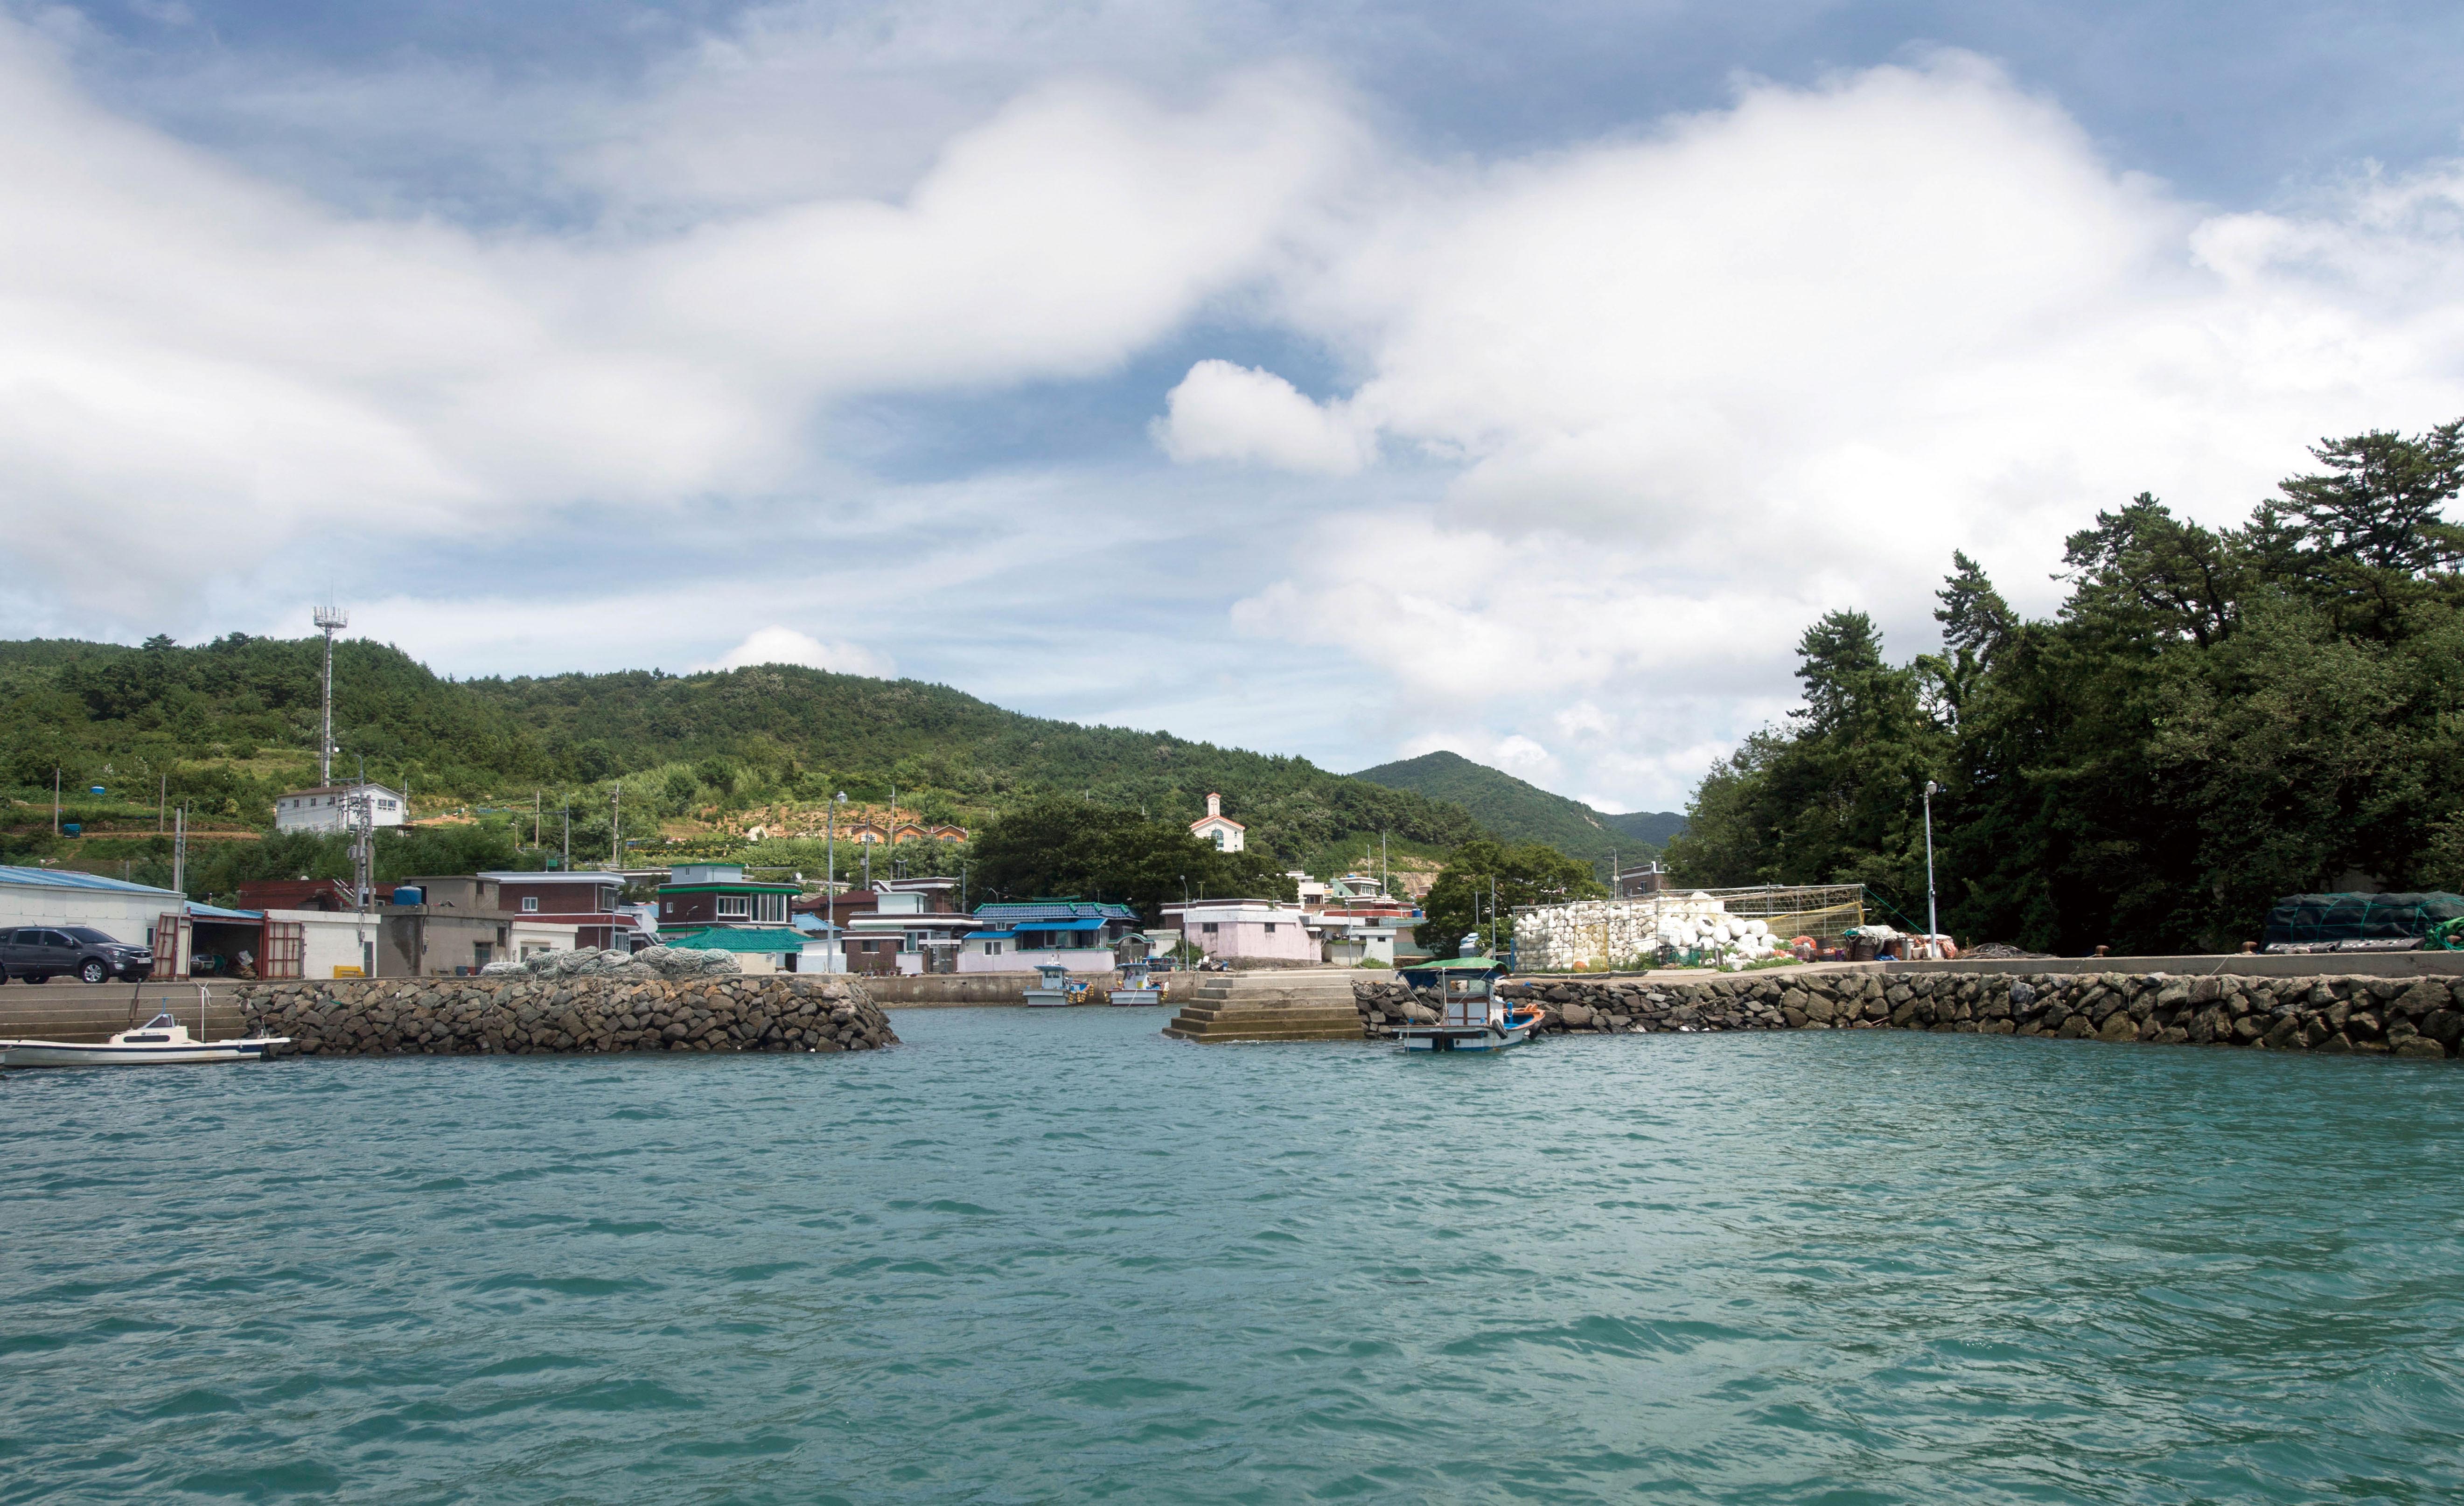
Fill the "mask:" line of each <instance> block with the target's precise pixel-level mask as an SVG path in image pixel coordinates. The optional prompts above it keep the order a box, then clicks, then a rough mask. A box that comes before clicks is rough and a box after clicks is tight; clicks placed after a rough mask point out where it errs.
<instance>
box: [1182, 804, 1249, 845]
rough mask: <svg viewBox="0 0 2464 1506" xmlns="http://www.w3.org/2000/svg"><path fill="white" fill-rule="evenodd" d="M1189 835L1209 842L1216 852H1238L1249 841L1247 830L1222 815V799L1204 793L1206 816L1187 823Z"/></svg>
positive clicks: (1237, 822)
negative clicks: (1212, 844) (1213, 845)
mask: <svg viewBox="0 0 2464 1506" xmlns="http://www.w3.org/2000/svg"><path fill="white" fill-rule="evenodd" d="M1189 835H1191V836H1192V837H1195V838H1197V839H1198V840H1199V841H1211V842H1213V843H1214V844H1215V850H1216V851H1218V852H1239V851H1240V850H1241V849H1242V847H1243V845H1244V844H1245V843H1246V842H1247V841H1248V840H1249V828H1247V827H1246V826H1243V825H1242V824H1241V823H1240V822H1239V821H1236V820H1234V819H1233V818H1231V817H1229V816H1226V815H1224V814H1223V797H1222V796H1221V795H1218V794H1216V793H1215V792H1214V791H1213V790H1209V791H1207V792H1206V814H1205V815H1203V816H1201V817H1199V818H1198V819H1196V820H1194V821H1192V822H1190V823H1189Z"/></svg>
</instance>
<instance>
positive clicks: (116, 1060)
mask: <svg viewBox="0 0 2464 1506" xmlns="http://www.w3.org/2000/svg"><path fill="white" fill-rule="evenodd" d="M290 1043H291V1037H288V1036H249V1037H242V1038H240V1039H237V1040H202V1039H199V1038H198V1037H194V1036H191V1035H189V1034H188V1028H187V1026H186V1025H183V1024H181V1023H179V1022H178V1021H176V1020H174V1019H173V1018H172V1017H171V1016H170V1015H155V1016H154V1017H153V1018H152V1019H150V1020H148V1021H146V1022H145V1023H144V1024H143V1025H140V1026H138V1027H137V1028H136V1029H134V1030H123V1031H121V1033H120V1034H118V1035H116V1036H114V1037H111V1038H110V1039H109V1040H105V1041H100V1042H97V1041H69V1040H11V1041H7V1042H0V1044H5V1046H6V1047H7V1049H6V1051H5V1052H0V1066H10V1067H165V1066H188V1065H193V1064H196V1063H200V1062H209V1061H257V1060H262V1059H264V1057H265V1054H266V1052H267V1051H268V1050H269V1049H271V1048H273V1047H275V1046H285V1045H289V1044H290Z"/></svg>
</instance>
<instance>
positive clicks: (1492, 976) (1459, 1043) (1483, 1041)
mask: <svg viewBox="0 0 2464 1506" xmlns="http://www.w3.org/2000/svg"><path fill="white" fill-rule="evenodd" d="M1475 963H1477V964H1479V965H1474V964H1475ZM1432 971H1435V972H1436V974H1437V986H1438V988H1439V989H1440V991H1441V996H1442V998H1443V1000H1444V1002H1443V1003H1442V1004H1441V1005H1440V1007H1439V1010H1438V1020H1437V1023H1436V1024H1433V1025H1400V1026H1397V1028H1396V1031H1395V1038H1396V1039H1397V1040H1399V1041H1401V1042H1402V1043H1403V1049H1404V1050H1405V1051H1504V1050H1505V1049H1507V1047H1508V1046H1519V1045H1522V1044H1523V1043H1524V1042H1525V1041H1527V1040H1529V1039H1530V1038H1531V1037H1533V1036H1535V1035H1537V1034H1539V1031H1540V1021H1541V1019H1542V1017H1543V1016H1542V1015H1541V1011H1540V1006H1539V1005H1537V1004H1511V1003H1508V1002H1507V1001H1506V1000H1504V999H1502V998H1499V997H1498V996H1497V968H1496V965H1495V964H1494V963H1491V962H1489V961H1488V959H1486V958H1485V957H1484V958H1478V959H1466V960H1465V961H1463V962H1458V963H1454V964H1440V965H1439V966H1438V967H1437V968H1435V969H1433V970H1432Z"/></svg>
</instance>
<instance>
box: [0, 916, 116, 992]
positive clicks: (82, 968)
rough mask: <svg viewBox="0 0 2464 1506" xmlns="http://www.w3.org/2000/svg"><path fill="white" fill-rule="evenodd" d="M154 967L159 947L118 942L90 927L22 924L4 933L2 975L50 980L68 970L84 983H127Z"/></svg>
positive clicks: (0, 957) (31, 980)
mask: <svg viewBox="0 0 2464 1506" xmlns="http://www.w3.org/2000/svg"><path fill="white" fill-rule="evenodd" d="M151 971H154V950H153V949H152V948H150V947H132V946H130V945H128V944H127V943H126V942H124V941H115V940H113V939H112V938H111V937H109V936H106V935H104V934H103V933H102V932H100V931H99V930H97V929H95V928H93V927H91V926H20V927H18V928H16V929H14V930H7V931H0V978H14V979H16V980H17V981H19V982H21V983H45V982H48V981H50V980H51V979H53V978H55V977H57V976H58V975H59V974H61V973H63V972H66V973H71V974H74V975H75V976H76V977H77V980H78V981H79V982H83V983H100V982H103V981H105V980H106V979H110V978H118V979H120V980H121V981H122V982H126V981H128V980H130V979H134V978H142V977H143V976H145V975H146V974H147V973H149V972H151Z"/></svg>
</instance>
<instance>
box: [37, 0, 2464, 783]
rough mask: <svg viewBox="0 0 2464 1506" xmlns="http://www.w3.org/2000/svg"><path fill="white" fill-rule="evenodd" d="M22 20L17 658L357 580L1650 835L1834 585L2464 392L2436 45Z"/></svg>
mask: <svg viewBox="0 0 2464 1506" xmlns="http://www.w3.org/2000/svg"><path fill="white" fill-rule="evenodd" d="M0 16H5V17H6V19H5V20H0V112H6V113H7V115H8V116H9V117H10V119H8V120H5V121H0V126H5V129H0V185H6V187H0V331H5V332H6V335H7V338H0V380H5V381H6V382H7V384H8V390H10V391H11V394H12V401H11V404H7V405H6V407H5V408H0V457H5V461H6V463H5V464H0V510H5V512H6V513H7V515H8V516H9V518H10V520H11V524H12V530H11V531H12V534H14V535H16V536H17V537H18V538H19V539H20V541H21V543H22V544H23V545H24V546H25V547H26V548H27V550H28V552H29V555H30V556H31V557H44V558H59V559H71V558H75V559H82V560H109V561H112V564H111V565H110V566H109V567H108V568H96V569H62V570H46V571H42V572H39V573H36V574H31V575H30V574H23V573H21V575H20V576H19V578H18V580H17V582H16V584H15V587H14V589H12V591H11V593H9V594H8V595H7V596H6V597H5V598H0V632H6V633H8V634H10V635H11V636H23V635H31V634H42V635H51V636H58V635H77V636H96V637H109V638H118V639H124V640H134V639H137V638H140V637H143V636H144V635H146V634H148V633H152V632H156V631H168V632H171V633H173V634H174V635H175V636H178V637H180V638H182V639H184V640H191V639H195V638H199V637H203V636H209V635H210V634H212V633H216V632H221V631H228V630H231V629H234V628H236V629H241V630H246V631H252V632H283V633H293V632H300V631H303V630H304V626H305V622H306V616H307V607H308V603H309V602H310V600H313V599H316V598H318V597H320V596H322V595H323V594H324V593H325V592H327V591H328V590H330V591H331V592H332V593H333V594H334V595H335V597H336V598H337V599H338V600H342V601H343V602H345V603H346V604H348V605H349V607H350V608H351V610H352V612H353V613H354V622H355V626H356V627H358V628H362V629H364V630H366V631H367V632H369V633H370V634H371V635H372V636H376V637H380V638H385V639H387V640H390V641H392V642H395V643H397V644H400V645H401V646H403V647H404V648H406V649H407V650H408V651H410V652H412V653H414V654H417V655H419V656H420V657H422V658H424V659H427V660H428V661H429V662H430V663H431V664H433V665H435V666H437V667H438V668H440V669H442V670H447V671H451V672H454V673H464V674H474V673H494V672H507V673H513V672H525V671H542V672H544V671H553V670H558V669H565V668H586V669H601V668H614V667H621V666H650V665H657V666H664V667H667V668H670V669H677V670H683V669H690V668H694V667H698V666H709V665H715V664H730V663H742V662H750V661H752V660H755V659H759V658H764V657H786V658H795V659H800V660H803V661H805V662H812V663H818V664H823V665H825V666H832V667H840V668H848V669H854V670H859V671H865V672H895V673H899V674H907V675H914V676H917V677H920V678H925V679H932V680H937V681H942V682H945V683H948V684H952V685H956V686H957V687H959V688H964V689H967V690H969V691H972V692H974V693H977V694H979V695H982V696H985V697H986V698H988V699H991V700H994V701H996V702H999V703H1001V704H1002V705H1006V706H1011V707H1016V708H1018V709H1025V710H1032V711H1036V712H1040V713H1044V714H1049V715H1059V716H1067V717H1071V718H1076V719H1083V720H1100V721H1108V722H1112V723H1115V724H1133V725H1140V726H1161V727H1168V728H1170V729H1171V730H1172V731H1176V732H1178V733H1180V734H1182V735H1186V736H1196V737H1206V738H1212V739H1215V740H1217V741H1221V742H1227V743H1234V744H1240V745H1243V746H1249V747H1256V748H1262V749H1266V750H1270V751H1277V752H1290V753H1303V754H1306V755H1308V756H1309V757H1311V758H1313V759H1316V760H1318V761H1319V762H1321V763H1323V764H1326V765H1328V766H1330V767H1334V768H1339V769H1350V768H1356V767H1361V766H1364V765H1366V764H1370V763H1374V762H1378V761H1382V760H1384V759H1386V758H1391V757H1395V756H1400V755H1406V754H1410V753H1419V752H1424V751H1427V750H1428V749H1431V748H1436V747H1451V748H1455V749H1457V750H1459V751H1461V752H1463V753H1467V754H1469V755H1471V756H1474V757H1479V758H1482V759H1484V760H1485V761H1490V762H1494V763H1498V764H1500V765H1501V766H1503V767H1507V768H1509V769H1511V770H1513V771H1514V772H1516V773H1518V774H1521V775H1525V776H1526V777H1529V778H1531V779H1533V780H1535V782H1538V783H1541V784H1543V785H1545V786H1547V787H1549V788H1551V789H1556V790H1560V791H1562V792H1564V793H1566V794H1569V795H1573V796H1576V797H1581V798H1585V799H1589V800H1592V801H1594V802H1595V803H1596V804H1599V805H1602V806H1604V807H1607V808H1612V809H1635V808H1655V809H1656V808H1666V807H1670V806H1674V805H1678V804H1680V803H1682V801H1683V797H1684V796H1685V793H1686V791H1687V790H1688V789H1689V788H1690V786H1691V784H1692V783H1693V781H1694V780H1695V779H1696V778H1698V777H1699V776H1700V775H1701V773H1702V771H1703V769H1704V768H1705V766H1706V765H1707V764H1708V762H1709V761H1710V760H1711V759H1713V758H1716V757H1718V756H1720V755H1721V754H1722V753H1724V752H1725V751H1727V749H1728V748H1730V747H1732V746H1733V745H1734V743H1735V742H1736V740H1737V739H1738V738H1740V737H1742V736H1743V735H1744V734H1745V733H1746V732H1747V731H1750V730H1751V729H1752V728H1753V727H1755V726H1757V725H1760V724H1761V723H1763V722H1765V721H1768V720H1769V719H1771V717H1773V716H1775V715H1777V714H1779V713H1780V712H1781V711H1783V710H1784V709H1786V707H1787V706H1788V704H1789V703H1790V699H1791V693H1790V692H1791V688H1792V682H1791V680H1790V676H1789V669H1790V666H1791V663H1792V656H1791V653H1790V646H1791V644H1792V643H1793V639H1794V636H1795V634H1796V633H1797V632H1798V631H1799V630H1800V629H1801V628H1802V627H1803V625H1804V624H1805V622H1808V621H1810V620H1811V619H1812V618H1813V617H1814V616H1815V615H1816V614H1817V613H1819V612H1820V611H1822V610H1824V609H1826V608H1828V607H1833V606H1858V607H1862V608H1864V609H1866V610H1869V611H1871V612H1873V613H1874V614H1875V615H1876V616H1877V618H1878V619H1880V620H1881V622H1883V623H1884V625H1885V627H1886V630H1887V631H1888V632H1889V634H1890V636H1891V640H1892V642H1893V644H1894V645H1895V646H1896V647H1897V648H1898V649H1899V650H1900V651H1901V652H1903V653H1907V652H1914V651H1917V650H1919V649H1921V648H1923V647H1925V646H1928V645H1929V642H1930V628H1931V624H1930V622H1929V621H1928V618H1927V615H1926V614H1927V611H1928V609H1929V607H1930V605H1931V601H1930V597H1929V592H1930V590H1931V588H1932V585H1933V583H1934V582H1935V581H1936V580H1937V579H1938V578H1939V577H1940V576H1941V575H1942V573H1943V572H1944V571H1945V570H1946V569H1947V565H1948V560H1949V556H1950V553H1951V551H1952V550H1953V549H1954V548H1965V549H1967V550H1968V551H1969V553H1971V554H1973V555H1976V556H1978V557H1981V558H1983V559H1984V560H1985V561H1986V562H1987V563H1988V565H1989V566H1990V567H1991V568H1992V569H1993V570H1994V571H1995V573H1996V575H1997V578H2000V579H2001V580H2002V582H2003V584H2004V586H2005V588H2006V589H2007V590H2008V591H2009V592H2010V593H2011V594H2012V595H2013V597H2014V598H2016V599H2018V600H2021V601H2022V602H2023V603H2025V604H2027V605H2028V606H2030V607H2032V608H2034V609H2037V610H2044V609H2046V608H2048V607H2049V606H2050V604H2051V602H2052V601H2053V600H2054V596H2053V592H2054V590H2055V587H2054V586H2053V584H2052V582H2050V580H2049V579H2048V578H2047V576H2048V573H2049V572H2050V571H2051V569H2052V568H2053V567H2054V565H2055V563H2056V561H2057V557H2058V551H2059V539H2060V537H2061V535H2063V534H2064V533H2066V532H2068V531H2069V530H2071V529H2073V528H2076V527H2078V526H2079V525H2080V524H2081V523H2083V522H2084V521H2085V520H2086V519H2087V518H2088V517H2089V516H2090V515H2091V514H2092V513H2093V512H2094V510H2095V509H2096V508H2097V507H2099V506H2110V505H2112V504H2113V503H2114V502H2116V501H2119V500H2121V499H2123V498H2125V497H2127V496H2128V495H2130V494H2131V493H2133V492H2136V491H2141V490H2153V491H2158V492H2159V493H2160V494H2163V495H2165V496H2166V497H2167V499H2168V500H2170V501H2172V502H2173V503H2174V504H2175V505H2176V506H2178V507H2180V508H2182V509H2183V510H2185V511H2187V512H2189V513H2193V514H2194V515H2199V516H2203V517H2210V518H2213V519H2226V518H2233V517H2236V516H2238V515H2240V514H2241V513H2245V512H2246V511H2247V510H2248V508H2249V507H2250V505H2251V504H2252V503H2253V502H2255V500H2256V499H2257V498H2258V497H2259V496H2260V495H2262V494H2263V493H2264V492H2265V491H2266V489H2267V487H2268V486H2269V484H2270V483H2272V481H2273V480H2274V479H2275V478H2276V477H2277V476H2280V475H2282V474H2285V473H2286V472H2288V471H2289V470H2291V469H2296V468H2297V467H2299V465H2300V464H2301V462H2302V458H2303V457H2302V447H2303V445H2304V444H2305V443H2308V442H2310V441H2312V440H2315V439H2316V438H2318V437H2319V436H2320V435H2321V434H2326V433H2342V432H2349V431H2352V430H2354V429H2358V428H2361V427H2364V426H2399V427H2418V426H2426V425H2428V424H2431V423H2435V422H2440V421H2443V420H2445V419H2447V418H2452V417H2453V416H2455V415H2456V414H2457V413H2458V412H2464V317H2459V316H2464V273H2459V271H2458V269H2459V268H2464V258H2459V257H2458V256H2457V254H2456V253H2457V251H2459V250H2464V248H2459V246H2458V245H2457V240H2458V235H2459V224H2464V217H2459V214H2458V209H2459V206H2464V166H2459V160H2460V159H2464V137H2459V130H2460V129H2464V106H2459V103H2458V99H2457V97H2456V94H2455V91H2454V90H2453V86H2452V79H2453V76H2454V73H2455V67H2456V64H2457V62H2458V60H2459V56H2464V11H2458V10H2457V9H2456V8H2454V7H2452V6H2443V7H2442V6H2431V5H2397V4H2382V5H2366V4H2364V5H2343V6H2336V7H2332V8H2331V7H2325V6H2310V5H2293V4H2281V3H2275V4H2269V3H2260V4H2245V5H2238V6H2233V7H2223V6H2189V5H2175V6H2151V5H2135V6H2125V5H2086V4H2074V5H2067V6H2054V5H2044V4H2015V3H2013V4H1998V5H1996V4H1978V5H1965V6H1948V5H1923V4H1873V5H1846V4H1817V3H1771V4H1765V5H1759V6H1750V7H1741V6H1734V5H1727V6H1712V5H1695V4H1678V3H1664V4H1626V5H1617V6H1611V5H1595V4H1554V5H1549V4H1542V5H1530V6H1523V7H1516V8H1499V7H1436V6H1411V5H1401V4H1376V5H1340V4H1320V5H1309V6H1297V5H1295V6H1276V5H1265V4H1253V5H1240V4H1219V5H1210V6H1194V5H1155V4H1126V3H1104V0H1087V3H1078V4H1057V5H1044V6H1018V7H1011V8H1000V7H993V6H985V5H957V4H910V5H895V6H877V5H854V4H843V5H803V6H798V5H787V6H759V7H754V6H728V5H703V6H685V7H667V8H661V7H649V6H633V7H610V6H604V5H590V6H583V5H575V4H561V5H530V6H523V5H489V6H481V5H476V4H452V5H420V4H407V5H399V6H392V7H385V8H375V7H346V6H323V7H310V6H300V5H284V6H275V5H240V4H214V3H195V0H189V3H181V0H144V3H142V4H124V5H117V4H116V5H107V6H104V5H98V6H87V7H67V6H44V7H33V6H19V7H13V8H10V9H8V10H6V11H0ZM132 580H136V581H142V582H143V587H142V588H141V589H131V586H130V582H131V581H132Z"/></svg>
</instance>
